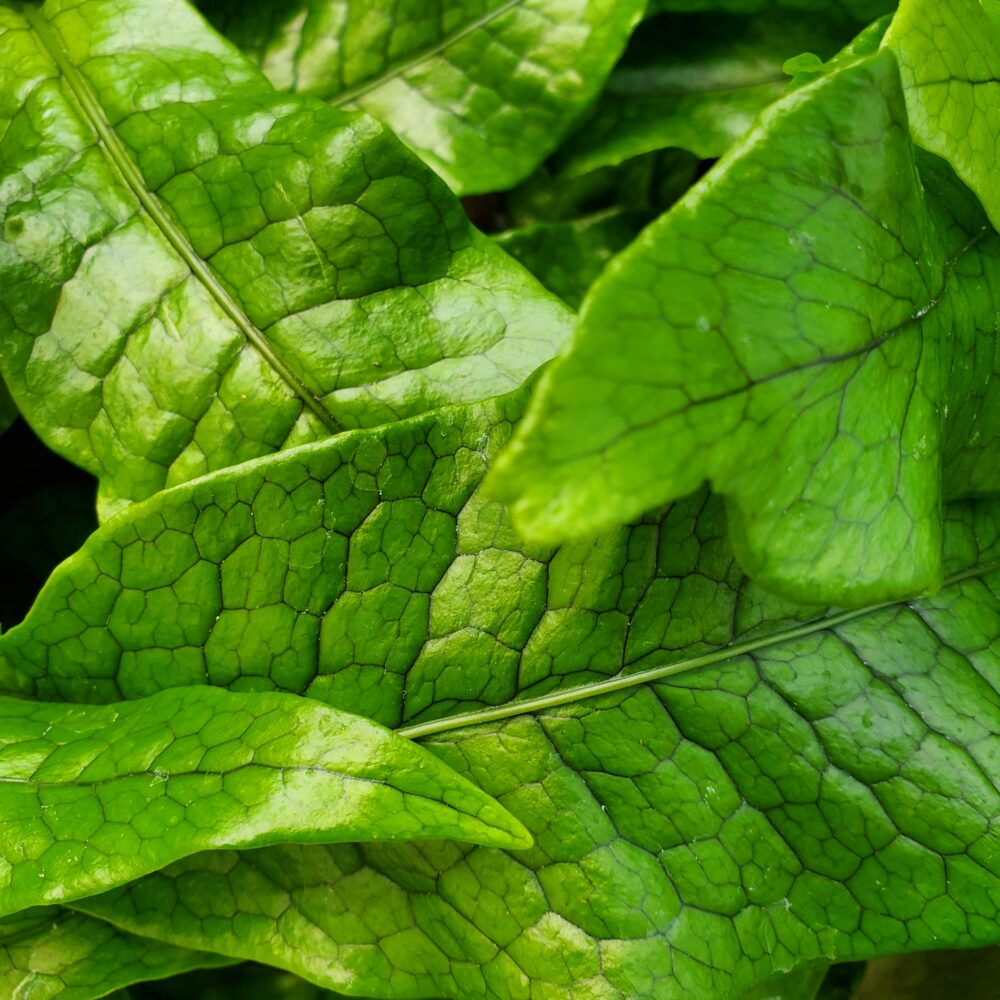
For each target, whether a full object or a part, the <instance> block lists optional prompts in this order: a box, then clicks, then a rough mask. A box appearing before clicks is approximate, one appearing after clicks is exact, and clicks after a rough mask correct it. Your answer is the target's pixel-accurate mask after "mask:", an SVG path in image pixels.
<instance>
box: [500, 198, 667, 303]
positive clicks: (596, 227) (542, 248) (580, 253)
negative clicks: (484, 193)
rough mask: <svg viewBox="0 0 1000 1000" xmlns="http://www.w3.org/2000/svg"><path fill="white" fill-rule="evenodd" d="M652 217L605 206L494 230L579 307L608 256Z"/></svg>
mask: <svg viewBox="0 0 1000 1000" xmlns="http://www.w3.org/2000/svg"><path fill="white" fill-rule="evenodd" d="M647 221H648V218H647V216H646V215H645V214H644V213H642V212H630V211H627V210H626V211H616V210H611V211H609V212H601V213H598V214H595V215H591V216H584V217H582V218H579V219H574V220H573V221H570V222H536V223H533V224H532V225H530V226H524V227H523V228H521V229H512V230H509V231H507V232H505V233H498V234H497V235H496V236H494V237H493V238H494V240H495V241H496V243H497V244H498V245H499V246H501V247H503V248H504V250H506V251H507V253H509V254H510V255H511V256H512V257H513V258H514V259H515V260H518V261H520V262H521V263H522V264H523V265H524V266H525V267H526V268H527V269H528V270H529V271H530V272H531V273H532V274H533V275H534V276H535V277H536V278H538V280H539V281H540V282H541V283H542V284H543V285H544V286H545V287H546V288H547V289H548V290H549V291H550V292H552V293H554V294H555V295H558V296H559V298H561V299H562V300H563V301H564V302H565V303H566V304H567V305H569V306H571V307H572V308H574V309H576V308H578V307H579V305H580V302H581V301H582V300H583V297H584V295H586V293H587V290H588V289H589V288H590V286H591V285H592V284H593V283H594V280H595V279H596V278H597V276H598V275H599V274H600V273H601V271H603V270H604V266H605V265H606V264H607V262H608V261H609V260H610V259H611V258H612V257H613V256H614V255H615V254H616V253H618V252H619V251H620V250H623V249H624V248H625V247H626V246H627V245H628V244H629V243H630V242H631V241H632V240H633V239H635V237H636V235H637V234H638V232H639V230H640V229H641V228H642V226H643V224H644V223H645V222H647Z"/></svg>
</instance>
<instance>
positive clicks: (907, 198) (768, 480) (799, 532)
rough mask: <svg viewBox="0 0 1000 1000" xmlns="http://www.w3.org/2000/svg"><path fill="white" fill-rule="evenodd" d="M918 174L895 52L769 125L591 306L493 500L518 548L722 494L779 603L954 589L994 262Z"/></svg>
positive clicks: (643, 241) (979, 229)
mask: <svg viewBox="0 0 1000 1000" xmlns="http://www.w3.org/2000/svg"><path fill="white" fill-rule="evenodd" d="M919 165H920V168H921V169H920V171H919V172H918V159H917V155H916V153H915V151H914V147H913V144H912V142H911V139H910V135H909V132H908V128H907V118H906V110H905V106H904V98H903V92H902V88H901V86H900V82H899V74H898V71H897V69H896V62H895V59H894V57H893V55H892V54H891V53H890V52H889V51H883V52H881V53H879V54H876V55H874V56H868V57H864V58H861V59H856V60H854V61H853V62H850V63H848V64H847V65H846V66H842V67H841V68H838V69H836V70H835V71H833V72H831V73H830V74H829V75H826V76H823V77H821V78H820V79H819V80H817V81H816V82H814V83H812V84H809V85H807V86H805V87H803V88H801V89H798V90H796V91H795V92H794V93H792V94H790V95H789V96H788V97H787V98H785V99H784V100H783V101H781V102H779V103H778V104H776V105H774V106H773V107H772V108H771V109H770V110H769V111H767V112H766V113H765V115H764V118H763V119H762V126H761V127H760V128H759V129H757V130H755V131H754V132H753V133H751V135H750V136H749V137H748V138H747V139H746V140H745V141H744V142H742V143H741V144H739V145H737V146H736V147H734V148H733V149H732V150H731V152H730V153H729V154H728V155H727V156H726V157H725V158H724V159H723V160H722V161H721V162H720V164H719V166H718V167H717V168H716V170H715V171H713V173H712V174H711V175H710V176H709V177H707V178H706V179H705V181H704V182H702V183H701V184H699V185H696V186H695V187H694V188H692V189H691V191H690V192H689V194H688V195H686V196H685V197H684V198H683V199H682V200H681V201H680V202H679V203H678V205H677V206H675V208H674V209H673V210H672V211H670V212H669V213H667V214H666V215H665V216H663V217H661V219H659V220H658V221H657V222H656V223H654V224H653V225H652V226H650V227H648V228H647V229H646V230H645V231H644V232H643V233H642V235H641V236H640V237H639V239H638V240H636V241H635V243H633V244H632V245H631V246H630V247H629V248H628V249H627V250H625V251H624V253H622V254H621V255H620V256H619V257H618V258H617V259H616V260H615V261H614V262H613V263H612V264H611V265H610V266H609V268H608V269H607V271H606V272H605V274H604V276H602V278H601V279H600V280H599V281H598V283H597V284H596V285H595V287H594V290H593V293H592V294H591V296H590V297H589V298H588V300H587V302H586V303H585V306H584V309H583V313H582V316H581V321H580V324H579V326H578V328H577V331H576V335H575V338H574V340H573V341H572V343H571V344H570V346H569V350H568V351H567V352H566V354H565V355H564V356H563V357H562V358H561V359H560V361H559V362H558V364H556V365H555V366H553V367H552V368H551V369H550V370H549V371H548V372H547V373H546V376H545V378H544V379H543V381H542V383H541V386H540V392H539V395H538V398H537V399H536V401H535V404H534V406H533V408H532V410H531V412H530V413H529V415H528V417H527V419H526V420H525V422H524V423H523V424H522V425H521V427H520V429H519V435H518V438H517V440H516V442H515V446H514V447H513V448H512V449H511V451H510V452H509V454H508V455H507V456H505V458H504V459H503V460H502V462H501V466H500V467H498V469H497V474H496V475H495V477H494V486H495V489H496V492H497V494H498V495H500V496H502V497H504V498H506V499H508V500H511V501H513V503H514V511H515V515H516V517H517V519H518V522H519V525H520V526H521V527H522V529H523V530H525V531H526V532H527V533H528V534H529V536H531V537H532V538H534V539H536V540H539V541H546V542H552V541H556V540H559V539H561V538H565V537H567V536H584V537H585V536H586V535H588V534H593V533H594V532H595V531H597V530H599V529H601V528H602V527H605V526H607V525H608V524H611V523H615V522H621V521H626V520H628V519H630V518H632V517H635V516H637V515H638V514H640V513H641V512H642V511H643V510H645V509H647V508H648V507H650V506H652V505H654V504H656V503H660V502H663V501H665V500H668V499H670V498H672V497H676V496H682V495H684V494H686V493H689V492H690V491H692V490H693V489H695V488H696V487H697V486H698V485H699V484H700V483H701V482H702V481H703V480H706V479H707V480H709V481H710V482H711V484H712V485H713V487H714V488H715V489H717V490H718V491H719V492H721V493H722V494H724V495H725V496H726V498H727V500H728V510H729V519H730V530H731V532H732V535H733V541H734V545H735V546H736V550H737V554H738V555H739V557H740V559H741V561H742V563H743V565H744V566H745V567H746V568H747V570H748V571H749V572H750V573H751V575H754V576H755V577H756V578H757V579H758V580H759V581H761V582H763V583H766V584H767V585H769V586H771V587H773V588H775V589H777V590H779V591H781V592H784V593H786V594H789V595H792V596H795V597H798V598H799V599H803V600H817V601H837V602H843V603H862V602H865V601H870V600H878V599H884V598H887V597H897V596H901V595H904V594H908V593H913V592H915V591H920V590H927V589H933V588H935V587H937V586H939V585H940V581H941V505H942V499H943V498H951V497H957V496H968V495H979V494H981V493H983V492H984V491H988V490H995V489H996V488H997V486H998V485H1000V484H998V482H997V479H996V469H997V468H998V464H997V460H996V458H997V456H996V454H995V451H996V441H997V439H996V435H995V431H994V427H995V426H996V425H995V424H994V423H993V422H992V421H991V420H988V419H987V420H984V421H983V422H982V423H976V417H975V416H974V412H975V410H978V414H979V416H980V417H982V416H983V415H984V414H988V413H991V412H992V410H993V409H994V408H995V406H996V405H997V401H996V399H995V396H996V391H995V388H994V387H995V385H996V371H997V368H996V360H995V355H996V343H997V315H998V313H997V295H996V289H997V282H998V279H1000V270H998V266H997V259H998V252H1000V241H998V238H997V236H996V234H995V232H994V231H993V229H992V227H990V226H989V223H988V222H987V220H986V219H985V217H984V216H983V215H982V210H981V209H980V208H979V206H978V203H976V201H975V199H974V198H972V196H971V195H970V194H969V192H968V191H967V190H963V189H962V186H961V184H960V183H959V182H957V181H955V179H954V177H953V176H951V175H950V174H949V171H948V170H947V168H946V167H944V165H943V164H941V163H940V161H936V160H933V159H931V158H929V157H927V156H926V155H925V154H922V155H921V156H920V159H919ZM970 407H971V408H973V409H970Z"/></svg>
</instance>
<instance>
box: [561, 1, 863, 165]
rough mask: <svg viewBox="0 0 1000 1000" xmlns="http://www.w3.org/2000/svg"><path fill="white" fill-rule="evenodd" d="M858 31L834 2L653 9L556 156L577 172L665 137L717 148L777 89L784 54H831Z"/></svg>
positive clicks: (705, 149)
mask: <svg viewBox="0 0 1000 1000" xmlns="http://www.w3.org/2000/svg"><path fill="white" fill-rule="evenodd" d="M824 15H825V16H824ZM856 30H857V23H856V22H855V21H854V20H852V19H850V18H847V17H844V16H843V15H842V14H840V13H839V12H838V11H834V12H833V13H832V14H830V13H828V12H823V13H822V14H820V15H818V16H812V17H803V16H802V12H801V11H799V10H796V11H794V12H787V13H785V12H782V13H779V14H775V15H772V16H768V17H763V18H756V17H746V16H743V17H738V16H733V15H725V14H723V15H720V14H718V13H712V14H703V15H694V16H689V17H676V16H673V17H672V16H666V15H664V16H660V17H656V18H652V19H650V20H648V21H646V22H645V23H644V24H642V25H640V27H639V29H638V30H637V31H636V32H635V34H634V35H633V36H632V40H631V42H630V43H629V47H628V49H627V51H626V53H625V55H624V57H623V58H622V60H621V61H620V62H619V64H618V66H617V67H616V68H615V71H614V72H613V73H612V74H611V77H610V78H609V80H608V84H607V86H606V87H605V88H604V90H603V91H602V93H601V97H600V98H599V100H598V101H597V103H596V105H595V107H594V109H593V110H592V111H591V112H590V113H589V114H588V115H587V116H586V118H585V119H584V121H583V122H582V123H581V125H580V127H579V129H578V130H577V132H576V133H574V135H571V136H570V138H569V139H568V140H567V142H566V143H564V144H563V146H562V147H561V148H560V150H559V153H558V156H557V158H556V159H557V162H558V164H559V165H560V167H561V169H563V170H565V171H566V172H568V173H582V172H585V171H588V170H594V169H597V168H598V167H602V166H607V165H609V164H615V163H621V162H622V161H623V160H625V159H628V158H630V157H633V156H639V155H641V154H643V153H648V152H651V151H653V150H657V149H663V148H666V147H670V146H676V147H679V148H681V149H687V150H690V151H691V152H692V153H695V154H696V155H697V156H700V157H704V158H715V157H718V156H721V155H722V154H723V153H724V152H725V151H726V150H727V149H728V148H729V146H730V145H731V144H732V143H733V142H734V141H735V140H736V139H738V138H739V137H740V136H742V135H743V133H744V132H746V131H747V129H748V128H749V127H750V126H751V124H752V123H753V121H754V119H755V118H756V117H757V115H758V113H759V112H760V111H762V110H763V109H764V108H765V107H767V105H769V104H771V103H772V102H773V101H776V100H778V99H779V98H780V97H781V96H782V94H783V93H784V91H785V87H786V85H787V83H788V77H787V76H786V75H785V73H784V72H782V65H783V63H784V62H785V61H786V60H787V59H790V58H791V57H792V56H797V55H799V54H800V53H802V52H807V51H808V52H813V53H816V54H817V55H819V56H821V57H822V58H827V57H829V56H831V55H833V53H834V52H835V51H836V50H837V49H839V48H840V46H841V45H843V44H844V42H846V41H847V40H848V39H849V38H850V37H851V35H852V34H854V32H855V31H856Z"/></svg>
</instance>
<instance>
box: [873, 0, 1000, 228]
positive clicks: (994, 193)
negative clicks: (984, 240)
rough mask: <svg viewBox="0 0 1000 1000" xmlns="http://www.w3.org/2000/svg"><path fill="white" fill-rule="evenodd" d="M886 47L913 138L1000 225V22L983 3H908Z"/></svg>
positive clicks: (925, 0) (915, 0)
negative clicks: (999, 154) (999, 162)
mask: <svg viewBox="0 0 1000 1000" xmlns="http://www.w3.org/2000/svg"><path fill="white" fill-rule="evenodd" d="M884 44H885V46H886V47H887V48H889V49H891V50H892V51H893V52H894V53H895V54H896V57H897V59H898V60H899V68H900V74H901V76H902V79H903V87H904V90H905V92H906V107H907V111H908V112H909V115H910V127H911V129H912V130H913V136H914V139H915V140H916V141H917V142H918V143H919V144H920V145H921V146H923V147H924V148H925V149H929V150H930V151H931V152H933V153H936V154H937V155H938V156H941V157H943V158H944V159H946V160H947V161H948V162H949V163H950V164H951V165H952V167H954V169H955V172H956V173H957V174H958V176H959V177H961V178H962V180H963V181H965V183H966V184H968V185H969V187H970V188H972V190H973V191H975V193H976V194H977V195H978V196H979V198H980V200H981V201H982V203H983V207H984V208H985V209H986V213H987V215H989V217H990V219H991V220H992V222H993V224H994V226H997V225H1000V182H998V181H997V176H996V136H997V133H998V131H1000V79H998V78H1000V19H998V18H997V13H996V11H995V10H993V11H992V12H991V11H990V8H989V6H988V4H987V3H984V2H983V0H903V2H902V3H901V4H900V7H899V11H898V12H897V13H896V16H895V17H894V18H893V21H892V25H891V26H890V28H889V31H888V32H887V34H886V37H885V41H884Z"/></svg>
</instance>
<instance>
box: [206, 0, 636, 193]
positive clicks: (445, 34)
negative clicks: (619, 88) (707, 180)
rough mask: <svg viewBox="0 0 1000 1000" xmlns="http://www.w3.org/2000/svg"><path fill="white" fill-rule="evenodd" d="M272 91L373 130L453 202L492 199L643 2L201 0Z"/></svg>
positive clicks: (612, 53) (595, 75) (624, 36)
mask: <svg viewBox="0 0 1000 1000" xmlns="http://www.w3.org/2000/svg"><path fill="white" fill-rule="evenodd" d="M200 6H201V8H202V10H203V11H204V12H205V13H206V14H207V15H208V17H209V18H210V19H211V20H212V21H213V22H214V23H215V24H216V26H217V27H219V28H220V30H222V31H223V33H225V34H227V35H228V36H229V37H230V38H232V39H233V41H235V42H236V43H237V44H238V45H239V46H240V47H241V48H243V49H244V51H246V52H247V53H248V54H249V55H250V56H251V58H253V59H254V60H255V61H256V62H257V63H258V64H259V65H260V67H261V68H262V69H263V71H264V72H265V73H266V74H267V76H268V77H269V78H270V79H271V81H272V82H273V83H274V84H275V86H277V87H279V88H281V89H287V90H292V91H295V92H297V93H302V94H310V95H313V96H318V97H323V98H326V99H327V100H329V101H330V103H332V104H334V105H335V106H339V107H350V108H361V109H362V110H364V111H368V112H369V113H370V114H372V115H374V116H375V117H376V118H378V119H379V120H380V121H383V122H385V123H386V124H387V125H389V127H390V128H392V130H393V131H394V132H395V133H396V134H397V135H398V136H400V138H402V139H403V141H404V142H406V143H407V144H408V145H409V146H410V147H412V148H413V149H414V150H416V152H417V153H419V155H420V156H421V157H423V159H424V160H426V161H427V162H428V163H429V164H430V165H431V166H433V167H434V168H435V170H437V171H438V172H439V173H440V174H441V175H442V176H443V177H444V178H445V179H446V180H447V181H448V183H449V184H450V185H451V186H452V189H453V190H455V191H456V192H458V193H459V194H475V193H482V192H488V191H498V190H504V189H506V188H509V187H512V186H513V185H514V184H516V183H518V182H519V181H521V180H523V179H524V178H525V177H527V176H528V174H530V173H531V172H532V171H533V170H534V169H535V168H536V167H537V166H538V165H539V164H540V163H541V162H542V161H543V160H544V159H545V157H546V156H548V155H549V153H551V152H552V151H553V150H554V149H555V148H556V146H557V145H558V143H559V140H560V139H561V138H562V137H563V136H564V135H565V134H566V132H567V131H568V130H569V128H570V126H571V125H572V124H573V122H574V120H575V119H576V118H577V117H579V115H580V113H581V112H582V111H583V110H584V108H586V106H587V105H588V104H589V103H590V102H591V101H592V100H593V99H594V98H595V97H596V96H597V94H598V93H599V92H600V88H601V85H602V84H603V83H604V80H605V78H606V77H607V75H608V73H609V71H610V70H611V67H612V66H613V65H614V62H615V60H616V59H617V58H618V56H619V55H620V54H621V51H622V49H623V48H624V47H625V43H626V42H627V41H628V37H629V34H630V32H631V30H632V28H633V27H634V25H635V23H636V21H638V19H639V17H640V15H641V13H642V10H643V7H644V6H645V2H644V0H461V2H457V3H456V2H452V3H447V4H443V5H442V4H440V3H438V2H436V0H415V2H410V3H406V4H399V3H397V2H396V0H292V2H289V3H285V4H282V5H280V7H279V8H277V9H276V8H275V5H274V4H272V3H271V2H270V0H252V2H249V3H247V2H234V0H201V2H200Z"/></svg>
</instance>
